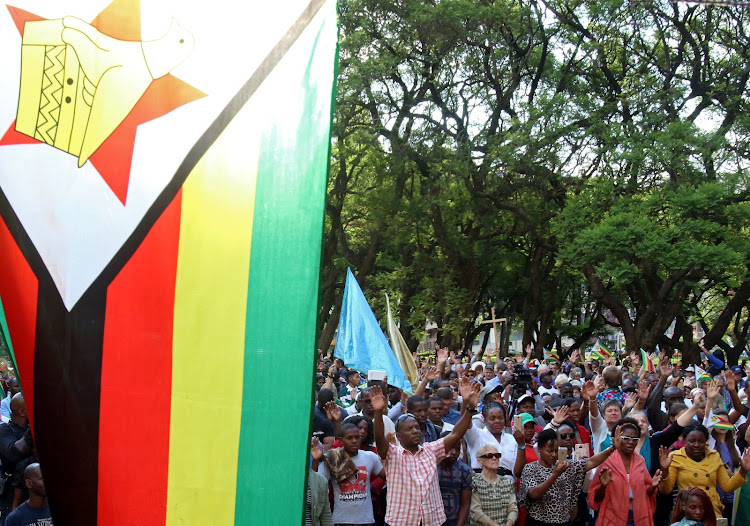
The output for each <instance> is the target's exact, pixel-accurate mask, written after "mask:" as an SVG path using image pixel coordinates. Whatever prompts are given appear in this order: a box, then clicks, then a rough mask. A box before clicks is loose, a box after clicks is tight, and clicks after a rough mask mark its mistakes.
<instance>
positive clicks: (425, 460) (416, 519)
mask: <svg viewBox="0 0 750 526" xmlns="http://www.w3.org/2000/svg"><path fill="white" fill-rule="evenodd" d="M444 443H445V439H444V438H441V439H440V440H437V441H435V442H426V443H424V444H422V445H420V446H419V449H418V450H417V452H416V454H413V453H410V452H409V451H407V450H406V449H404V448H403V447H401V446H400V445H393V444H390V445H389V447H388V454H387V455H386V459H385V462H384V463H383V464H384V465H385V473H386V476H387V480H388V492H387V493H386V499H387V503H386V504H387V506H386V514H385V522H386V523H388V524H389V525H390V526H419V525H420V524H422V526H440V525H441V524H443V522H445V510H444V508H443V498H442V497H441V495H440V486H439V484H438V476H437V464H438V462H440V461H441V460H443V459H444V458H445V457H446V456H447V454H446V452H445V446H444Z"/></svg>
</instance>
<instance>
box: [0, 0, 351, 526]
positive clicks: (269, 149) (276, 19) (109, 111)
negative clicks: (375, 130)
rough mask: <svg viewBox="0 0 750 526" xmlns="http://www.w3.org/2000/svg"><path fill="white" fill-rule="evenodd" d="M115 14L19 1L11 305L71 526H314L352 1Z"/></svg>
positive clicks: (6, 88)
mask: <svg viewBox="0 0 750 526" xmlns="http://www.w3.org/2000/svg"><path fill="white" fill-rule="evenodd" d="M109 1H110V0H105V1H97V0H86V1H82V0H54V1H53V0H49V1H43V0H42V1H31V0H18V1H15V0H13V2H14V3H13V4H12V5H10V6H8V7H7V9H5V8H3V9H2V11H0V75H2V82H0V94H1V95H2V96H0V219H1V220H0V254H1V255H2V259H1V260H0V265H2V267H1V268H0V298H2V301H3V304H4V307H5V315H6V317H7V324H8V329H9V333H10V337H11V341H12V345H13V349H14V353H15V359H16V362H17V365H18V370H19V373H20V380H21V385H22V388H23V392H24V396H25V398H26V403H27V406H28V408H29V414H30V417H31V421H32V430H33V432H34V437H35V441H36V445H37V449H38V453H39V458H40V461H41V463H42V469H43V471H44V479H45V483H46V486H47V490H48V493H49V498H50V504H51V507H52V511H53V519H54V523H55V525H56V526H66V525H68V526H69V525H76V526H89V525H93V524H97V523H98V524H101V525H107V526H119V525H125V524H128V525H130V524H132V525H136V524H137V525H143V526H151V525H164V524H166V525H177V524H180V525H201V526H204V525H207V524H212V525H213V524H215V525H232V524H300V523H301V521H302V513H303V509H304V502H303V499H304V495H305V491H304V483H305V477H306V471H307V470H306V467H307V456H306V451H307V446H308V444H309V418H308V415H309V411H310V403H311V400H310V396H311V395H310V393H311V392H312V381H313V375H312V371H313V361H314V348H315V328H316V313H317V299H318V285H319V262H320V243H321V231H322V224H323V205H324V196H325V189H326V172H327V166H328V155H329V143H330V141H329V136H330V119H331V110H332V108H331V104H332V89H333V84H334V78H335V60H336V59H335V57H336V46H337V42H336V39H337V26H336V19H335V16H336V6H335V0H277V1H275V2H249V3H237V2H232V1H229V0H213V1H212V2H208V3H204V2H164V1H161V0H142V1H140V2H139V1H138V0H114V2H112V3H111V4H108V2H109ZM280 367H281V368H283V370H284V377H285V378H289V377H294V378H296V379H297V380H296V383H295V389H294V390H292V391H290V392H285V393H284V396H274V394H275V393H277V391H278V385H277V383H276V382H277V378H278V375H277V374H276V373H277V372H278V371H279V368H280ZM280 432H283V436H284V447H283V449H279V447H278V446H279V443H278V436H279V433H280Z"/></svg>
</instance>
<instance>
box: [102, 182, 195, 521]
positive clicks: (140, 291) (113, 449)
mask: <svg viewBox="0 0 750 526" xmlns="http://www.w3.org/2000/svg"><path fill="white" fill-rule="evenodd" d="M180 205H181V193H178V194H177V196H176V197H175V199H174V200H173V201H172V203H171V204H170V205H169V207H168V208H167V209H166V210H165V212H164V214H163V215H162V216H161V217H160V218H159V219H158V220H157V222H156V223H155V224H154V226H153V228H152V229H151V231H150V232H149V233H148V235H147V236H146V238H145V239H144V241H143V243H142V245H141V246H140V247H139V248H138V250H137V251H136V252H135V254H134V255H133V257H132V258H131V259H130V261H128V263H127V264H126V265H125V267H123V269H122V271H121V272H120V273H119V274H118V275H117V277H116V278H115V279H114V281H113V282H112V284H111V285H110V286H109V288H108V290H107V312H106V317H105V322H104V346H103V347H104V355H103V358H102V384H101V401H100V414H99V492H98V503H99V506H98V517H99V521H98V522H99V524H107V525H108V526H119V525H125V524H128V525H129V524H148V525H159V524H164V522H165V520H166V502H167V476H168V463H167V459H168V458H169V418H170V407H171V392H172V321H173V312H174V294H175V281H176V276H177V249H178V243H179V232H180V208H181V207H180ZM144 384H145V385H146V386H147V388H145V387H144ZM123 510H127V513H123Z"/></svg>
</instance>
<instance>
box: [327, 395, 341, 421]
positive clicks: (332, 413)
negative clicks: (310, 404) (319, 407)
mask: <svg viewBox="0 0 750 526" xmlns="http://www.w3.org/2000/svg"><path fill="white" fill-rule="evenodd" d="M324 409H325V412H326V416H327V417H328V420H330V421H331V422H333V423H334V424H335V423H336V422H340V421H341V409H339V406H337V405H336V402H334V401H333V400H331V401H330V402H327V403H326V405H325V407H324Z"/></svg>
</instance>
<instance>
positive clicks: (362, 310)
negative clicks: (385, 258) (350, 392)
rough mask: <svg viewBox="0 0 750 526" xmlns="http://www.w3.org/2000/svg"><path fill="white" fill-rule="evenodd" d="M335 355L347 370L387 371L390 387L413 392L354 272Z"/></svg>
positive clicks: (349, 273)
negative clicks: (351, 368)
mask: <svg viewBox="0 0 750 526" xmlns="http://www.w3.org/2000/svg"><path fill="white" fill-rule="evenodd" d="M333 355H334V356H335V357H336V358H341V359H342V360H343V361H344V363H345V364H346V366H347V367H353V368H354V369H356V370H358V371H361V372H367V371H369V370H371V369H376V370H379V371H385V372H387V373H388V383H389V384H390V385H395V386H396V387H398V388H399V389H404V390H406V391H410V390H411V389H412V386H411V383H410V382H409V380H407V378H406V375H405V374H404V371H403V370H401V365H399V363H398V360H397V359H396V355H395V354H394V353H393V351H392V350H391V348H390V346H389V345H388V340H386V339H385V334H383V330H382V329H381V328H380V325H379V324H378V320H377V319H375V314H373V313H372V309H370V305H368V303H367V299H366V298H365V295H364V294H363V293H362V289H361V288H359V283H357V280H356V278H355V277H354V274H352V271H351V270H350V269H347V270H346V285H345V286H344V300H343V303H342V304H341V317H340V318H339V332H338V334H337V335H336V347H335V349H334V350H333Z"/></svg>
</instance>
